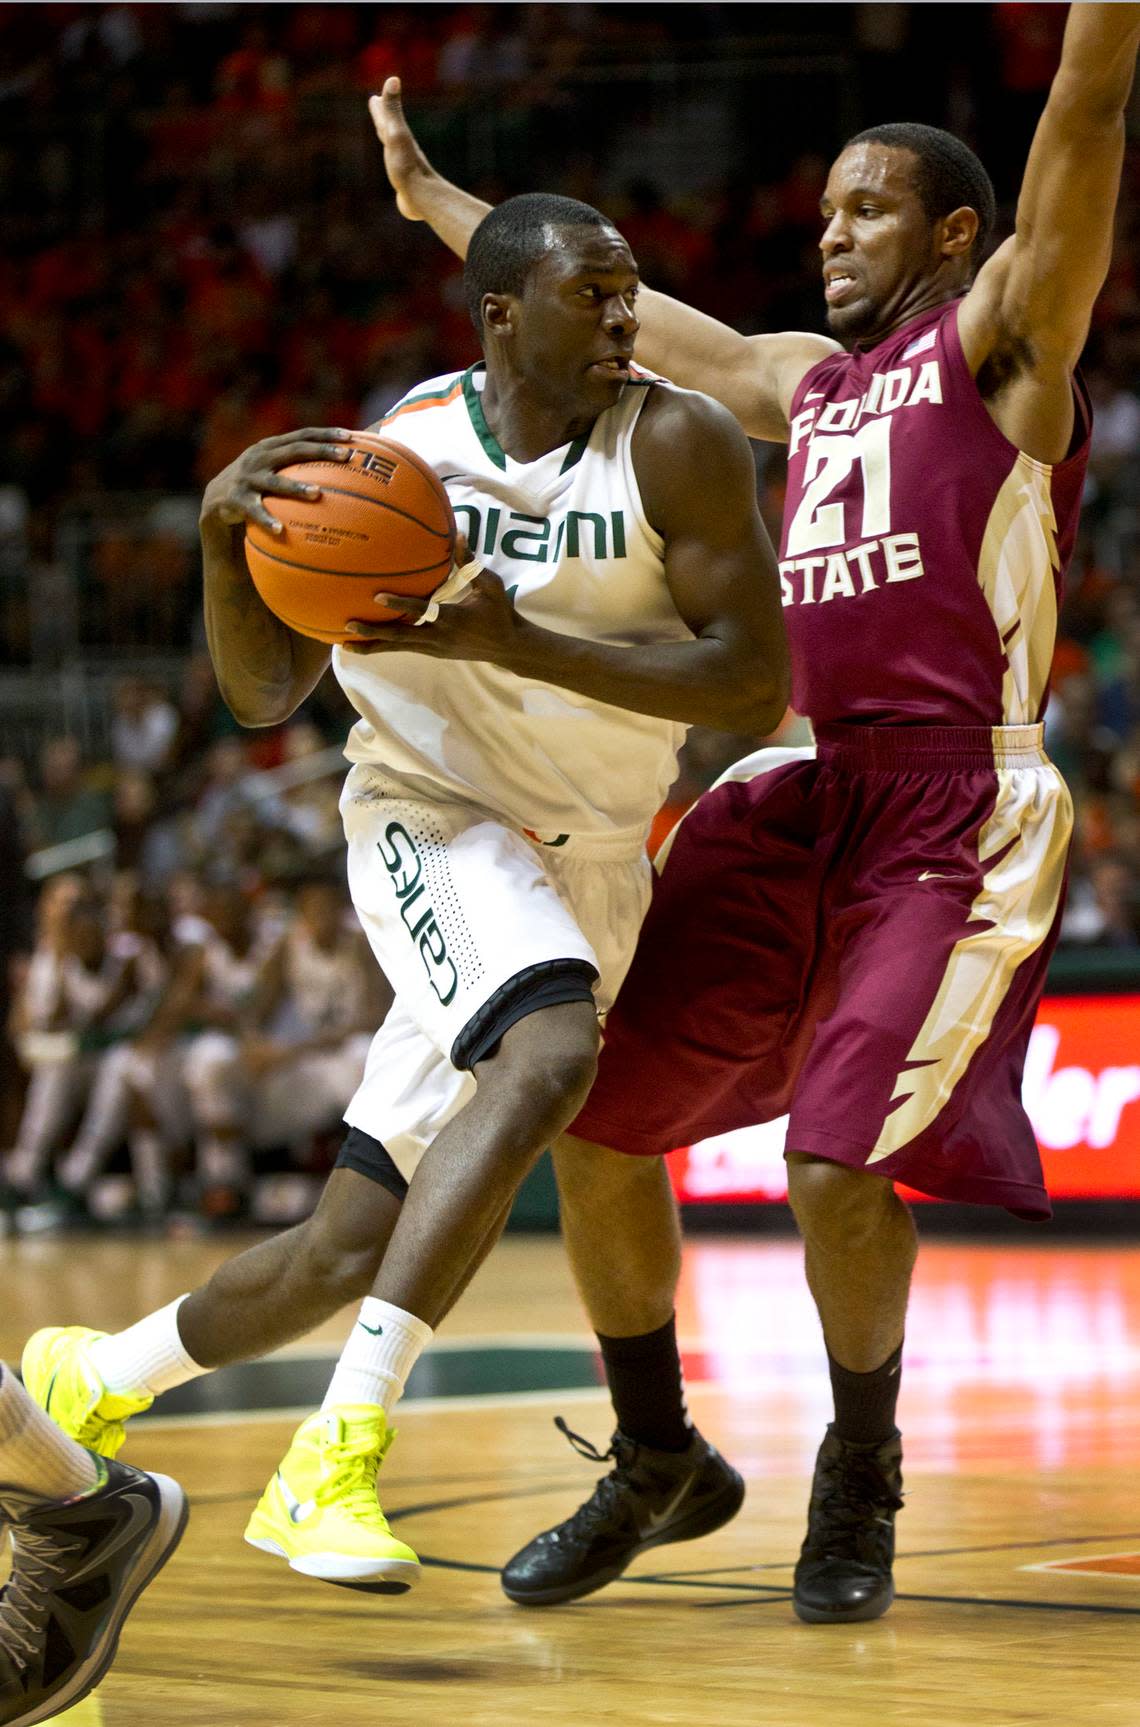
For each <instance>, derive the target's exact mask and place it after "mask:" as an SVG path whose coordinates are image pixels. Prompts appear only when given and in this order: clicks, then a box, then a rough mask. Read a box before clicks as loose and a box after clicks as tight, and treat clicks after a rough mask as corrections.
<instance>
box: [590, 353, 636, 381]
mask: <svg viewBox="0 0 1140 1727" xmlns="http://www.w3.org/2000/svg"><path fill="white" fill-rule="evenodd" d="M590 370H591V372H604V373H605V375H606V377H608V378H628V377H629V360H628V358H627V357H626V356H625V355H622V354H610V355H609V357H608V358H607V359H605V360H595V361H594V362H593V364H592V365H591V367H590Z"/></svg>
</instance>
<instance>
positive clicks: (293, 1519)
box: [277, 1470, 317, 1523]
mask: <svg viewBox="0 0 1140 1727" xmlns="http://www.w3.org/2000/svg"><path fill="white" fill-rule="evenodd" d="M277 1485H278V1487H279V1488H280V1489H281V1497H282V1499H283V1500H284V1501H285V1509H286V1511H287V1512H288V1513H289V1521H290V1523H300V1522H302V1521H303V1519H304V1518H306V1517H308V1515H309V1514H310V1512H312V1511H315V1510H316V1508H317V1502H316V1500H315V1499H306V1500H305V1502H304V1504H302V1502H301V1501H300V1500H299V1499H298V1498H297V1495H296V1494H295V1493H294V1492H293V1490H292V1488H291V1487H290V1486H289V1483H288V1482H287V1481H286V1480H285V1477H284V1476H283V1475H282V1474H281V1471H280V1470H278V1471H277Z"/></svg>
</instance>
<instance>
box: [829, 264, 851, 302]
mask: <svg viewBox="0 0 1140 1727" xmlns="http://www.w3.org/2000/svg"><path fill="white" fill-rule="evenodd" d="M854 286H855V278H854V276H847V275H841V274H839V273H838V272H837V273H836V274H835V275H834V276H828V277H827V278H826V279H825V281H824V284H823V297H824V299H825V300H826V301H827V303H828V305H829V306H834V305H837V304H838V302H839V301H840V300H843V299H846V297H847V295H848V294H849V293H850V292H851V290H852V288H854Z"/></svg>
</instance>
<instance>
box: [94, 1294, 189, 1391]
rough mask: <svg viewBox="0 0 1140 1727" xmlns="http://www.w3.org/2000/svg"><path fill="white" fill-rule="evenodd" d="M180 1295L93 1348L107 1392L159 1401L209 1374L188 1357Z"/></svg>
mask: <svg viewBox="0 0 1140 1727" xmlns="http://www.w3.org/2000/svg"><path fill="white" fill-rule="evenodd" d="M185 1300H186V1297H185V1296H184V1295H180V1296H179V1297H178V1299H177V1300H176V1301H172V1302H171V1303H170V1305H169V1306H168V1307H160V1308H159V1310H158V1312H157V1313H148V1314H147V1316H146V1318H145V1319H140V1320H139V1322H138V1324H137V1325H129V1326H128V1327H127V1329H126V1331H116V1332H113V1333H112V1334H111V1336H110V1337H100V1338H99V1339H98V1340H97V1341H96V1342H95V1343H93V1344H92V1345H91V1348H90V1355H91V1360H92V1361H93V1362H94V1364H95V1370H96V1372H97V1373H98V1375H99V1377H100V1379H101V1380H102V1381H103V1384H104V1385H105V1386H106V1387H107V1390H108V1391H110V1392H113V1393H114V1394H115V1395H117V1396H119V1397H143V1396H146V1395H148V1394H149V1395H150V1396H151V1397H157V1396H158V1395H159V1394H160V1393H161V1392H163V1391H172V1390H173V1389H174V1387H175V1386H176V1385H185V1383H186V1381H187V1380H188V1379H197V1378H198V1377H199V1375H200V1374H203V1373H209V1372H210V1369H209V1368H208V1367H199V1365H198V1363H197V1362H196V1361H193V1360H191V1358H190V1356H189V1355H187V1353H186V1350H185V1347H184V1345H183V1342H182V1338H181V1336H180V1335H179V1331H178V1309H179V1308H180V1307H181V1306H182V1303H183V1302H184V1301H185Z"/></svg>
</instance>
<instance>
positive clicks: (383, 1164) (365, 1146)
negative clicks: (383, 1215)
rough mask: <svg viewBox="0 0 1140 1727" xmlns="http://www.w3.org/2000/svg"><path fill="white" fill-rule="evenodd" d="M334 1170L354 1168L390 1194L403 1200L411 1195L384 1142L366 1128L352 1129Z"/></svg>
mask: <svg viewBox="0 0 1140 1727" xmlns="http://www.w3.org/2000/svg"><path fill="white" fill-rule="evenodd" d="M333 1168H334V1169H354V1170H355V1171H356V1173H357V1175H366V1176H367V1177H368V1179H369V1181H374V1182H376V1184H377V1186H379V1187H384V1188H387V1190H388V1192H389V1193H392V1194H395V1196H396V1198H397V1199H399V1200H403V1199H404V1198H405V1196H406V1195H407V1191H408V1184H407V1182H406V1181H405V1180H404V1178H403V1176H402V1175H401V1174H400V1172H399V1170H398V1169H397V1168H396V1165H395V1164H394V1163H393V1161H392V1159H391V1156H390V1155H389V1153H388V1152H387V1150H386V1149H385V1148H384V1146H382V1145H381V1144H380V1141H379V1140H378V1139H373V1137H372V1135H371V1134H370V1133H365V1132H364V1129H363V1128H360V1127H350V1128H349V1130H348V1132H347V1133H346V1134H345V1136H344V1143H343V1144H342V1145H341V1148H340V1151H339V1152H338V1154H337V1160H336V1163H335V1164H334V1165H333Z"/></svg>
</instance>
